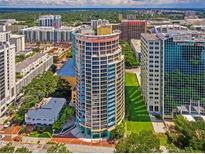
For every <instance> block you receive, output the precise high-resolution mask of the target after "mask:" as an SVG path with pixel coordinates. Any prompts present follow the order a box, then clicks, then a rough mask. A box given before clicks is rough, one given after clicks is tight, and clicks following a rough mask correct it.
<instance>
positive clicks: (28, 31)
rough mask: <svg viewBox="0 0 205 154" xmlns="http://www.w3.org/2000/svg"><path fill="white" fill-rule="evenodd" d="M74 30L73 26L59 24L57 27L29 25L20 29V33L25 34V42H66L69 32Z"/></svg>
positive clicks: (69, 38) (68, 38) (69, 40)
mask: <svg viewBox="0 0 205 154" xmlns="http://www.w3.org/2000/svg"><path fill="white" fill-rule="evenodd" d="M74 30H75V28H73V27H65V26H61V27H59V28H55V27H41V26H35V27H29V28H25V29H22V30H21V31H20V33H21V34H23V35H24V36H25V40H26V42H36V41H40V42H50V43H51V42H54V41H56V42H57V43H66V42H71V36H72V35H71V34H72V32H73V31H74Z"/></svg>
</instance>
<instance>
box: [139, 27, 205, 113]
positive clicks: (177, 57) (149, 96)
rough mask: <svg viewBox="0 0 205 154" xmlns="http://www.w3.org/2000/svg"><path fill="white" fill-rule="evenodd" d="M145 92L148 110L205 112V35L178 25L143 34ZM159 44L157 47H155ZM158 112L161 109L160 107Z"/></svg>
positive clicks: (143, 89)
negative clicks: (158, 106)
mask: <svg viewBox="0 0 205 154" xmlns="http://www.w3.org/2000/svg"><path fill="white" fill-rule="evenodd" d="M141 40H142V63H141V75H142V76H143V78H142V79H141V80H142V85H143V87H142V91H143V96H144V98H145V101H146V103H147V105H148V111H149V112H151V113H153V112H154V113H156V112H155V111H156V110H155V109H154V107H155V106H157V105H158V102H160V109H159V110H157V111H159V112H158V113H160V114H162V115H163V116H164V115H165V116H167V117H168V116H170V115H171V116H172V115H174V114H175V113H177V112H179V110H180V111H182V109H183V111H184V112H186V113H187V114H200V113H202V112H203V113H205V34H204V33H202V32H197V31H191V30H189V29H187V28H186V27H183V26H179V25H163V26H156V27H154V28H153V29H151V30H150V34H149V33H146V34H143V35H142V39H141ZM156 44H157V46H156ZM157 109H158V108H157Z"/></svg>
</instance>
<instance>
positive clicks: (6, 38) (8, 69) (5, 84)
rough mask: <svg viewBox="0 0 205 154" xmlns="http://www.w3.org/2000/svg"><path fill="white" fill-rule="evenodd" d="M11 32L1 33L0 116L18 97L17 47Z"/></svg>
mask: <svg viewBox="0 0 205 154" xmlns="http://www.w3.org/2000/svg"><path fill="white" fill-rule="evenodd" d="M10 35H11V34H10V32H0V116H2V115H3V114H4V113H5V112H6V110H7V108H8V105H9V103H11V102H12V101H13V100H14V99H15V96H16V84H15V82H16V72H15V45H14V44H11V39H10Z"/></svg>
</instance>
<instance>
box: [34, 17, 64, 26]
mask: <svg viewBox="0 0 205 154" xmlns="http://www.w3.org/2000/svg"><path fill="white" fill-rule="evenodd" d="M38 22H39V26H43V27H56V28H59V27H61V16H60V15H42V16H40V17H39V19H38Z"/></svg>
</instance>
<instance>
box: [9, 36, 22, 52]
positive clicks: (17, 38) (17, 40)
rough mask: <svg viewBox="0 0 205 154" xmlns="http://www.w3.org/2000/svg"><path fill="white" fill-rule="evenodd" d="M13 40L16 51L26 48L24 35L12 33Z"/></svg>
mask: <svg viewBox="0 0 205 154" xmlns="http://www.w3.org/2000/svg"><path fill="white" fill-rule="evenodd" d="M11 41H12V43H14V44H15V46H16V52H22V51H24V50H25V37H24V35H11Z"/></svg>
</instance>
